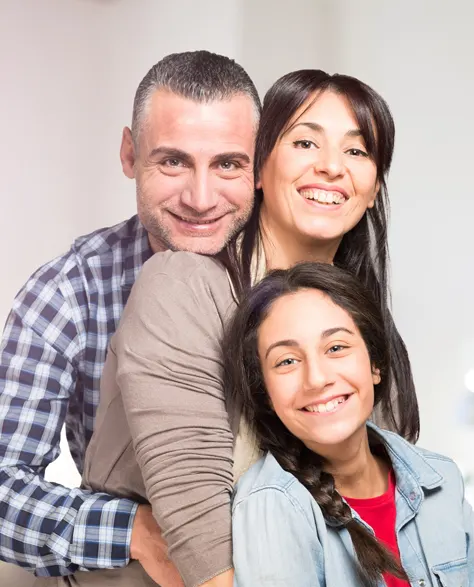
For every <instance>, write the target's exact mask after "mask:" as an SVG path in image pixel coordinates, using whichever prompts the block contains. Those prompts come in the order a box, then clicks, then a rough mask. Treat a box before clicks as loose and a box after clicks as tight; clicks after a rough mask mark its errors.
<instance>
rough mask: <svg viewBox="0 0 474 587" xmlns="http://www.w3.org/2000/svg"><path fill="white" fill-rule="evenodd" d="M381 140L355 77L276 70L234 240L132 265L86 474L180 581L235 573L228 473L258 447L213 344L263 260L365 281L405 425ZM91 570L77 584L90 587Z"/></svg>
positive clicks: (383, 123) (382, 128) (383, 117)
mask: <svg viewBox="0 0 474 587" xmlns="http://www.w3.org/2000/svg"><path fill="white" fill-rule="evenodd" d="M393 142H394V127H393V121H392V118H391V115H390V111H389V109H388V106H387V105H386V103H385V102H384V101H383V99H382V98H381V97H380V96H378V94H376V92H374V91H373V90H372V89H371V88H369V87H368V86H366V85H365V84H363V83H362V82H360V81H358V80H356V79H354V78H350V77H346V76H330V75H328V74H326V73H324V72H322V71H318V70H304V71H299V72H294V73H291V74H288V75H286V76H284V77H283V78H281V79H280V80H278V81H277V82H276V83H275V85H274V86H273V87H272V88H271V89H270V91H269V92H268V94H267V96H266V98H265V101H264V106H263V114H262V119H261V127H260V130H259V132H258V136H257V144H256V152H257V159H256V176H257V179H258V184H257V185H258V190H257V203H256V206H255V210H254V212H253V216H252V218H251V221H250V224H249V226H248V228H247V229H246V230H245V233H244V235H243V237H242V238H241V240H240V241H239V245H237V244H236V243H233V244H231V246H230V247H229V249H228V251H226V254H225V255H223V256H222V259H221V261H222V262H219V261H217V260H216V259H212V258H209V257H203V256H198V255H193V254H189V253H180V252H166V253H160V254H157V255H155V256H153V257H152V258H151V259H150V260H149V261H148V262H147V263H146V264H145V267H144V268H143V271H142V272H141V274H140V276H139V277H138V280H137V282H136V284H135V286H134V288H133V290H132V293H131V295H130V298H129V301H128V304H127V307H126V309H125V312H124V314H123V317H122V320H121V324H120V326H119V328H118V330H117V333H116V335H115V336H114V338H113V340H112V343H111V346H110V351H109V354H108V358H107V362H106V365H105V368H104V373H103V378H102V388H101V402H100V406H99V411H98V414H97V416H96V421H95V427H96V432H95V433H94V436H93V438H92V441H91V443H90V445H89V448H88V452H87V455H86V463H85V470H84V477H83V482H84V485H85V486H86V487H90V488H92V489H94V490H95V491H101V490H103V491H106V492H107V493H109V494H112V495H120V496H129V497H132V498H133V499H135V500H138V501H149V502H150V503H151V505H152V507H153V513H154V515H155V518H156V520H157V522H158V524H159V525H160V528H161V529H162V530H163V532H164V535H165V537H166V540H167V542H168V545H169V552H170V555H171V557H172V560H173V561H174V562H175V564H176V565H177V567H178V569H179V571H180V573H181V575H182V577H183V580H184V583H185V585H201V584H205V585H206V586H207V585H210V584H209V583H207V582H206V580H207V579H208V578H212V577H215V576H219V577H221V576H222V577H225V580H227V581H230V584H231V581H232V572H231V571H229V569H231V567H232V542H231V514H230V496H231V493H232V490H233V478H234V476H235V477H238V476H239V474H240V473H242V472H243V471H245V470H246V469H247V468H248V467H249V466H250V464H252V463H253V462H255V460H256V459H257V458H258V452H257V451H256V450H255V447H254V444H253V443H252V442H251V441H250V442H249V439H248V438H247V435H246V432H245V423H243V424H241V417H240V411H241V410H240V406H239V405H233V406H231V405H229V406H227V408H228V409H226V405H225V402H224V392H223V382H222V358H221V348H220V341H221V339H222V335H223V327H224V325H225V324H226V323H227V321H228V319H229V318H230V317H231V315H232V313H233V311H234V310H235V308H236V305H237V300H238V298H239V296H240V294H241V292H242V291H244V290H246V289H247V288H248V286H249V285H250V283H251V282H255V281H258V280H259V279H260V278H261V277H263V275H264V274H265V273H266V271H267V269H274V268H286V267H289V266H290V265H293V264H294V263H296V262H299V261H304V260H319V261H324V262H327V263H335V264H336V265H340V266H342V267H345V268H347V269H349V270H350V271H352V272H353V273H354V274H355V275H357V277H359V279H361V281H362V282H363V283H365V284H366V285H367V286H368V287H369V288H370V289H371V290H373V291H374V293H375V296H376V298H377V300H378V301H379V303H380V304H381V306H382V308H383V312H384V317H385V320H386V322H387V324H389V325H390V332H389V336H390V339H391V342H392V345H393V348H394V349H395V352H394V354H393V362H392V365H391V367H392V370H393V372H394V378H395V383H396V386H395V387H396V389H397V390H398V394H397V400H398V402H399V404H400V405H402V406H403V409H404V410H406V411H408V412H409V413H411V414H412V415H413V418H411V419H410V423H409V425H408V426H407V425H406V421H405V420H404V419H401V420H397V418H396V415H395V414H394V409H393V404H392V403H391V402H387V403H386V404H384V408H385V409H384V414H383V417H384V421H385V422H386V423H387V424H388V425H389V426H391V427H393V428H395V429H396V430H397V431H399V432H400V433H401V434H403V435H404V436H406V437H407V438H410V439H412V440H414V439H416V437H417V434H418V420H417V411H416V405H417V404H416V397H415V395H414V391H413V381H412V376H411V370H410V365H409V361H408V357H407V354H406V351H405V347H404V345H403V342H402V340H401V338H400V336H399V335H398V333H397V331H396V329H395V327H394V326H393V325H392V322H391V317H390V312H389V309H388V304H387V299H388V291H387V281H386V273H387V267H386V263H387V238H386V228H387V218H386V209H387V192H386V185H385V178H386V175H387V173H388V170H389V167H390V162H391V158H392V151H393ZM224 267H227V271H226V269H225V268H224ZM229 420H230V423H229ZM235 438H236V439H237V440H236V443H235V447H234V439H235ZM233 458H234V461H235V464H234V467H233ZM137 567H138V565H137V564H132V565H130V567H128V568H127V569H124V570H121V571H120V575H119V576H120V577H122V578H123V581H124V584H128V583H127V582H126V581H129V583H130V582H131V581H132V579H133V580H138V579H136V576H137V575H133V573H138V574H140V572H141V571H140V568H138V570H137ZM127 573H130V576H128V577H126V574H127ZM104 574H107V571H106V572H105V573H102V572H101V573H92V574H88V575H82V574H80V573H78V574H77V577H75V580H76V582H77V584H78V585H82V584H84V585H91V584H92V583H91V581H92V580H93V579H94V577H95V578H96V579H97V578H99V577H100V578H101V577H102V575H104ZM132 575H133V576H132ZM92 576H94V577H92ZM140 577H141V579H140V580H142V582H143V583H144V584H145V583H146V582H147V581H148V583H147V584H150V585H152V584H154V583H153V582H152V581H151V579H149V578H148V577H147V576H146V575H145V574H144V573H143V575H140ZM97 580H98V579H97ZM114 580H116V577H114ZM223 580H224V579H223ZM150 581H151V582H150ZM98 584H100V583H98ZM222 584H229V583H228V582H227V583H222Z"/></svg>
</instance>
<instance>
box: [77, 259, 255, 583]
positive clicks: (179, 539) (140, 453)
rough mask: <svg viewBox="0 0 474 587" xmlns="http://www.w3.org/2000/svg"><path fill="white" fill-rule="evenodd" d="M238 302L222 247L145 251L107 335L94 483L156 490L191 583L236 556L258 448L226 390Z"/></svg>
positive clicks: (120, 489) (156, 505)
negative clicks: (248, 474) (239, 487)
mask: <svg viewBox="0 0 474 587" xmlns="http://www.w3.org/2000/svg"><path fill="white" fill-rule="evenodd" d="M235 308H236V300H235V298H234V295H233V291H232V287H231V284H230V281H229V278H228V275H227V272H226V271H225V269H224V267H223V266H222V265H221V264H220V263H219V262H218V261H216V260H215V259H212V258H210V257H204V256H200V255H195V254H192V253H185V252H171V251H167V252H165V253H158V254H156V255H154V256H153V257H152V258H151V259H150V260H149V261H147V263H145V265H144V267H143V269H142V271H141V273H140V275H139V276H138V279H137V281H136V283H135V285H134V287H133V289H132V292H131V294H130V298H129V300H128V303H127V305H126V308H125V310H124V313H123V316H122V319H121V322H120V325H119V327H118V329H117V332H116V333H115V335H114V336H113V338H112V341H111V344H110V347H109V351H108V356H107V360H106V363H105V366H104V371H103V375H102V381H101V391H100V404H99V408H98V412H97V415H96V420H95V430H94V434H93V437H92V440H91V442H90V444H89V447H88V449H87V453H86V461H85V467H84V475H83V484H84V486H85V487H87V488H90V489H93V490H94V491H105V492H107V493H109V494H112V495H118V496H123V497H130V498H132V499H134V500H136V501H138V502H145V501H148V502H150V504H151V505H152V508H153V513H154V516H155V518H156V520H157V522H158V524H159V526H160V528H161V529H162V531H163V532H164V536H165V538H166V540H167V543H168V545H169V552H170V555H171V557H172V559H173V561H174V562H175V563H176V565H177V566H178V568H179V571H180V573H181V575H182V577H183V580H184V582H185V584H186V586H194V585H199V584H201V583H203V582H205V581H206V580H207V579H209V578H211V577H213V576H215V575H217V574H219V573H221V572H223V571H224V570H226V569H229V568H231V567H232V540H231V509H230V499H231V493H232V490H233V481H234V475H235V477H238V476H239V475H240V474H241V473H243V472H244V471H245V470H246V469H247V468H248V467H249V466H250V465H251V464H252V463H253V462H255V460H257V458H258V456H259V455H258V451H257V449H256V447H255V443H254V441H253V440H252V439H250V438H247V430H244V428H243V427H242V426H240V433H239V435H238V436H237V438H236V442H235V443H234V438H235V437H236V435H237V433H238V432H239V425H240V414H228V413H227V410H226V406H225V401H224V390H223V381H222V356H221V353H222V351H221V340H222V334H223V331H224V327H225V325H226V323H227V321H228V319H229V318H230V317H231V316H232V314H233V311H234V310H235ZM234 458H235V464H234ZM83 580H84V581H85V582H84V583H81V584H84V585H86V584H87V577H85V578H83ZM128 580H130V578H129V579H128Z"/></svg>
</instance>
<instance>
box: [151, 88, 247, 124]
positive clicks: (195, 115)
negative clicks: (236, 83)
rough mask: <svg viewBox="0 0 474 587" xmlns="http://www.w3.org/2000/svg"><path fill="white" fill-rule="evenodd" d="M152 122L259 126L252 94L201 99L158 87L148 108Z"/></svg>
mask: <svg viewBox="0 0 474 587" xmlns="http://www.w3.org/2000/svg"><path fill="white" fill-rule="evenodd" d="M147 118H148V126H149V127H152V128H153V129H155V128H157V129H158V130H164V131H166V130H169V131H171V130H179V129H180V128H181V127H189V128H190V129H192V128H193V127H196V128H197V127H202V128H203V129H204V130H205V129H206V128H207V127H209V129H218V128H223V129H226V128H227V129H228V130H229V131H239V130H240V131H245V130H247V129H248V130H249V131H250V132H251V131H254V130H255V118H256V112H255V106H254V103H253V100H252V98H251V97H250V96H247V95H244V94H237V95H235V96H232V97H230V98H226V99H216V100H211V101H203V102H198V101H196V100H192V99H190V98H185V97H184V96H180V95H179V94H175V93H173V92H170V91H169V90H164V89H160V90H157V91H156V92H155V93H154V94H153V96H152V99H151V101H150V106H149V109H148V112H147Z"/></svg>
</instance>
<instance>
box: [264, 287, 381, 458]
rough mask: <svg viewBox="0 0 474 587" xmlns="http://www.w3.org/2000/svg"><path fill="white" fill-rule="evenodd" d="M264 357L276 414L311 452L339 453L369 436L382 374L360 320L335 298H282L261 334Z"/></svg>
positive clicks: (311, 294) (314, 294) (310, 292)
mask: <svg viewBox="0 0 474 587" xmlns="http://www.w3.org/2000/svg"><path fill="white" fill-rule="evenodd" d="M258 353H259V358H260V362H261V365H262V371H263V377H264V381H265V386H266V389H267V392H268V395H269V398H270V402H271V404H272V406H273V409H274V410H275V412H276V414H277V416H278V417H279V418H280V420H281V421H282V422H283V424H284V425H285V426H286V428H288V430H290V432H292V433H293V434H294V435H295V436H296V437H297V438H299V439H300V440H302V441H303V442H304V444H305V445H306V446H307V447H308V448H310V449H311V450H314V451H315V452H317V453H318V454H320V455H321V456H323V457H324V456H329V455H331V454H332V455H334V454H337V447H338V446H341V447H345V448H347V442H351V441H353V439H355V438H358V437H359V436H360V433H361V432H362V433H363V434H365V424H366V421H367V419H368V418H369V416H370V414H371V412H372V409H373V405H374V384H377V383H379V382H380V376H379V373H378V371H377V370H373V369H372V365H371V362H370V358H369V353H368V351H367V347H366V345H365V342H364V340H363V339H362V336H361V335H360V333H359V331H358V329H357V327H356V326H355V324H354V321H353V320H352V318H351V317H350V316H349V314H347V312H346V311H345V310H343V309H342V308H340V307H339V306H337V305H335V304H334V303H333V302H332V301H331V300H330V298H329V297H327V296H326V295H324V294H323V293H321V292H320V291H318V290H314V289H303V290H300V291H298V292H297V293H294V294H288V295H285V296H283V297H281V298H279V299H278V300H277V301H276V302H275V303H274V304H273V306H272V308H271V310H270V312H269V314H268V316H267V318H266V319H265V320H264V321H263V322H262V324H261V326H260V328H259V331H258ZM334 449H336V453H334Z"/></svg>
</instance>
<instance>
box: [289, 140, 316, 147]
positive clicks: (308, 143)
mask: <svg viewBox="0 0 474 587" xmlns="http://www.w3.org/2000/svg"><path fill="white" fill-rule="evenodd" d="M293 146H294V147H296V148H297V149H311V148H315V149H317V145H316V143H313V141H307V140H300V141H293Z"/></svg>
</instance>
